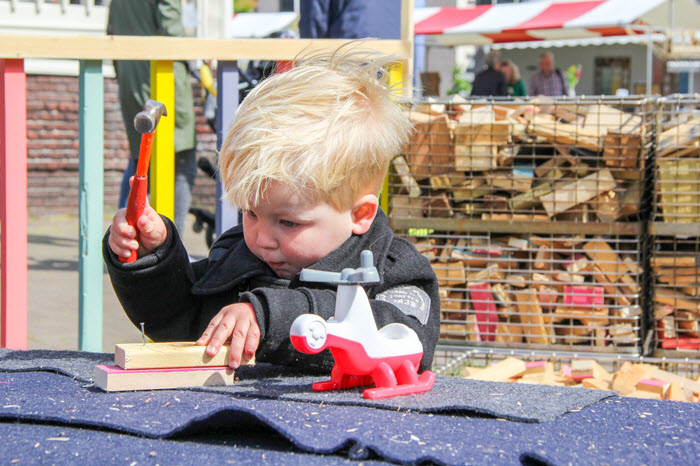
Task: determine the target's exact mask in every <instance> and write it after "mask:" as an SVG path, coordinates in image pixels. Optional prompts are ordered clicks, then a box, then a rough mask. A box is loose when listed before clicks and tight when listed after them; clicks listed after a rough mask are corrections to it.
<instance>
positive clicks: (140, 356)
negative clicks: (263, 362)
mask: <svg viewBox="0 0 700 466" xmlns="http://www.w3.org/2000/svg"><path fill="white" fill-rule="evenodd" d="M206 349H207V347H206V346H198V345H195V344H194V342H191V341H182V342H167V343H145V344H144V343H120V344H117V345H115V347H114V363H115V364H116V365H117V366H119V367H121V368H122V369H129V370H131V369H163V368H182V367H203V366H209V367H213V366H226V365H227V364H228V358H229V350H230V347H229V346H228V345H225V346H222V347H221V350H219V352H218V353H217V354H216V355H215V356H209V355H208V354H206V353H205V350H206ZM253 364H255V359H253V360H250V361H248V360H243V361H241V365H253Z"/></svg>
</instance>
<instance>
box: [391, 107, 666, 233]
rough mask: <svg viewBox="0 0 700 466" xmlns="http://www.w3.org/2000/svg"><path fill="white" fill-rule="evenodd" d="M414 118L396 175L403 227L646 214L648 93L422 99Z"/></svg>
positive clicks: (396, 205) (626, 218)
mask: <svg viewBox="0 0 700 466" xmlns="http://www.w3.org/2000/svg"><path fill="white" fill-rule="evenodd" d="M409 117H410V118H411V120H412V121H413V122H414V124H415V128H416V131H415V133H414V135H413V137H412V139H411V141H410V143H409V144H408V146H407V148H406V151H405V153H404V154H403V155H402V156H401V157H397V158H396V159H395V160H394V161H393V164H392V166H393V170H392V173H393V176H391V178H390V190H391V193H392V198H391V201H392V202H391V208H392V219H393V222H394V226H396V227H399V228H400V227H402V226H407V227H411V226H417V222H420V219H426V218H429V219H437V221H438V222H440V224H450V223H451V222H450V221H449V220H445V219H459V221H461V222H462V223H464V222H469V221H477V220H478V221H479V223H481V222H491V221H508V222H521V223H523V222H524V223H525V224H532V223H535V222H540V223H543V222H548V223H552V222H555V223H561V222H575V223H606V224H611V223H617V222H634V221H638V220H639V216H640V209H641V206H642V203H641V195H642V188H643V182H644V178H645V177H644V168H645V163H646V157H647V154H648V153H649V148H650V147H651V138H650V136H651V134H652V131H651V130H652V123H653V118H651V117H652V113H651V103H650V101H648V100H647V99H646V98H626V99H619V98H617V99H603V98H597V99H585V98H578V99H560V100H553V99H545V98H536V99H531V100H517V101H516V100H473V101H468V102H460V103H456V102H423V103H421V104H418V105H414V106H413V107H411V109H410V111H409ZM423 223H424V224H429V223H430V222H425V221H424V222H423ZM495 228H497V226H494V229H495Z"/></svg>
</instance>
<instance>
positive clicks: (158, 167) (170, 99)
mask: <svg viewBox="0 0 700 466" xmlns="http://www.w3.org/2000/svg"><path fill="white" fill-rule="evenodd" d="M151 99H154V100H157V101H158V102H161V103H162V104H163V105H165V108H166V109H167V112H168V116H163V117H162V118H161V119H160V123H158V127H157V128H156V132H155V135H154V137H153V155H152V157H151V172H150V184H151V205H152V206H153V208H154V209H155V210H156V212H158V213H159V214H161V215H165V216H166V217H168V218H169V219H171V220H174V218H175V139H174V134H175V75H174V74H173V62H172V61H167V60H158V61H152V62H151ZM127 124H130V125H131V124H133V122H130V121H129V122H127Z"/></svg>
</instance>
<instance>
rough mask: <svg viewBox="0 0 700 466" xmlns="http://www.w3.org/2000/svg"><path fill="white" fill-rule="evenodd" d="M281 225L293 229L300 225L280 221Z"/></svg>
mask: <svg viewBox="0 0 700 466" xmlns="http://www.w3.org/2000/svg"><path fill="white" fill-rule="evenodd" d="M280 223H281V224H282V225H284V226H285V227H288V228H292V227H295V226H297V225H298V224H297V223H294V222H291V221H289V220H280Z"/></svg>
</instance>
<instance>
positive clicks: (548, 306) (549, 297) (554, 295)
mask: <svg viewBox="0 0 700 466" xmlns="http://www.w3.org/2000/svg"><path fill="white" fill-rule="evenodd" d="M537 299H538V300H539V302H540V306H542V309H545V310H547V311H551V310H552V309H554V308H555V307H556V305H557V303H558V302H559V292H558V291H557V290H556V289H555V288H553V287H551V286H543V287H541V288H540V289H539V290H538V293H537Z"/></svg>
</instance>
